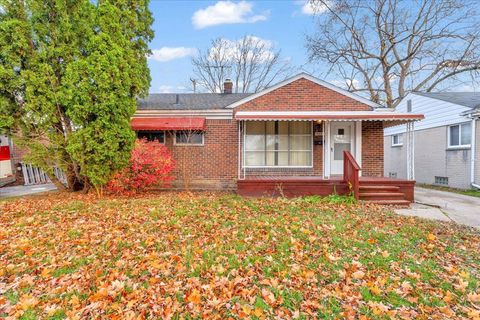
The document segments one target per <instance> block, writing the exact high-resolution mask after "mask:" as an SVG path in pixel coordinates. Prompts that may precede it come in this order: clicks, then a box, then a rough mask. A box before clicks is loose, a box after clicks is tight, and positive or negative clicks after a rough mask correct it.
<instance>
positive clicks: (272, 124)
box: [132, 73, 422, 204]
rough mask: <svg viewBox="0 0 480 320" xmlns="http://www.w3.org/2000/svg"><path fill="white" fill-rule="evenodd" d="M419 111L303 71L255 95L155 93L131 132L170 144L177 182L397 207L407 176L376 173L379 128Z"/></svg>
mask: <svg viewBox="0 0 480 320" xmlns="http://www.w3.org/2000/svg"><path fill="white" fill-rule="evenodd" d="M421 118H422V115H418V114H411V113H398V112H394V111H392V110H390V109H386V108H383V107H381V106H380V105H377V104H376V103H373V102H371V101H370V100H368V99H365V98H363V97H360V96H358V95H355V94H353V93H351V92H348V91H346V90H343V89H340V88H338V87H336V86H334V85H332V84H330V83H327V82H324V81H321V80H319V79H317V78H314V77H312V76H310V75H308V74H305V73H302V74H299V75H297V76H294V77H292V78H290V79H287V80H285V81H282V82H280V83H278V84H276V85H274V86H272V87H270V88H267V89H265V90H263V91H261V92H258V93H255V94H243V93H242V94H236V93H232V83H231V82H229V81H227V82H225V87H224V93H220V94H216V93H202V94H152V95H150V96H149V97H148V98H146V99H143V100H140V101H139V104H138V108H137V112H136V114H135V116H134V117H133V119H132V129H133V130H135V131H136V132H137V135H138V137H147V138H148V139H157V140H158V141H159V142H161V143H165V144H166V146H167V147H168V148H170V150H171V151H172V153H173V157H174V158H175V160H176V163H177V168H176V169H175V175H176V181H175V184H174V185H175V186H176V187H178V188H182V187H185V186H187V187H188V188H191V189H214V190H235V191H237V192H238V193H240V194H243V195H267V194H268V195H273V194H283V195H303V194H320V195H327V194H330V193H333V192H337V193H339V194H345V193H348V192H350V191H352V192H354V194H355V196H356V197H357V198H360V199H366V200H376V201H379V202H387V201H388V202H391V203H399V204H402V203H405V202H406V201H411V200H413V183H414V182H413V181H409V180H398V179H388V178H383V171H384V169H383V163H384V156H383V150H384V149H383V129H384V127H387V126H392V125H398V124H404V123H410V122H412V121H416V120H419V119H421ZM344 159H345V161H344ZM379 194H380V195H379ZM392 201H393V202H392Z"/></svg>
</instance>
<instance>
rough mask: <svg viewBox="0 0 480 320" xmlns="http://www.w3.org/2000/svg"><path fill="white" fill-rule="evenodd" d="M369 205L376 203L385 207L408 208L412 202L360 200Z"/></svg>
mask: <svg viewBox="0 0 480 320" xmlns="http://www.w3.org/2000/svg"><path fill="white" fill-rule="evenodd" d="M360 201H365V202H368V203H375V204H379V205H383V206H396V207H408V206H410V201H408V200H360Z"/></svg>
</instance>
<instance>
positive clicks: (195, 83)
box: [190, 78, 197, 93]
mask: <svg viewBox="0 0 480 320" xmlns="http://www.w3.org/2000/svg"><path fill="white" fill-rule="evenodd" d="M190 81H191V82H192V86H193V93H197V79H193V78H190Z"/></svg>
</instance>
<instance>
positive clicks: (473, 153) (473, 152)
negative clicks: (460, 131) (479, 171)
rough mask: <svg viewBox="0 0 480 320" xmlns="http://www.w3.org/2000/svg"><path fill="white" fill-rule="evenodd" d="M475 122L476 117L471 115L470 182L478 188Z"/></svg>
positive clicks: (479, 186)
mask: <svg viewBox="0 0 480 320" xmlns="http://www.w3.org/2000/svg"><path fill="white" fill-rule="evenodd" d="M476 122H477V118H476V117H475V116H472V126H471V127H472V139H471V148H470V153H471V154H470V184H471V185H472V187H474V188H477V189H480V185H478V184H476V183H475V156H476V152H477V151H476V143H477V142H476V139H475V138H476V136H477V134H476V131H477V129H476Z"/></svg>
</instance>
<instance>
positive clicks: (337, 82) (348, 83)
mask: <svg viewBox="0 0 480 320" xmlns="http://www.w3.org/2000/svg"><path fill="white" fill-rule="evenodd" d="M331 83H332V84H333V85H335V86H337V87H339V88H343V89H348V87H349V86H352V85H353V87H355V88H357V87H358V85H359V84H360V82H359V81H358V80H357V79H343V80H338V79H335V80H332V81H331Z"/></svg>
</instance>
